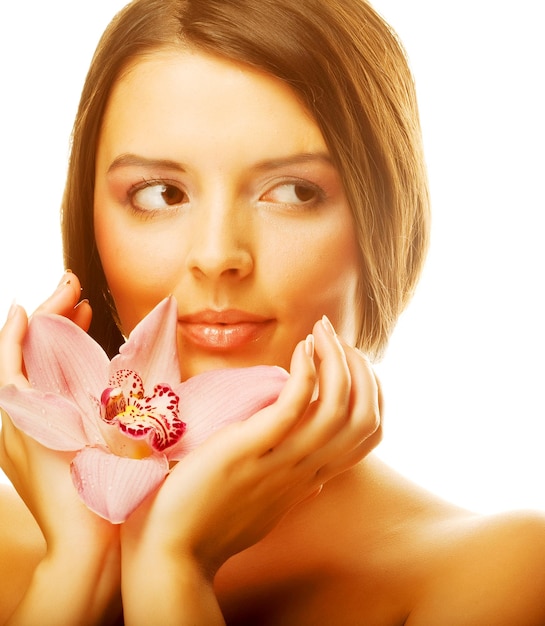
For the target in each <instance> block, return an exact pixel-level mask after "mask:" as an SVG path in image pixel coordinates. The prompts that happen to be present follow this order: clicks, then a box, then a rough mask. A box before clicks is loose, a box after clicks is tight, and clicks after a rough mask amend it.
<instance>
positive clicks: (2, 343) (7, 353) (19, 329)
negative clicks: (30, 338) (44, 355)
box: [0, 304, 28, 387]
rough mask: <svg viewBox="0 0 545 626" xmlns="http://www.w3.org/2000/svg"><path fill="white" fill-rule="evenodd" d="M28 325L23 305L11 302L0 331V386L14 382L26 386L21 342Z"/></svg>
mask: <svg viewBox="0 0 545 626" xmlns="http://www.w3.org/2000/svg"><path fill="white" fill-rule="evenodd" d="M27 326H28V318H27V315H26V312H25V310H24V309H23V307H21V306H19V305H16V304H13V305H12V306H11V308H10V310H9V313H8V318H7V320H6V323H5V324H4V327H3V328H2V330H1V331H0V386H2V385H8V384H14V385H18V386H22V387H27V386H28V381H27V380H26V378H25V377H24V375H23V372H22V368H23V348H22V343H23V339H24V336H25V333H26V329H27Z"/></svg>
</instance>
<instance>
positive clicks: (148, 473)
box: [71, 448, 168, 524]
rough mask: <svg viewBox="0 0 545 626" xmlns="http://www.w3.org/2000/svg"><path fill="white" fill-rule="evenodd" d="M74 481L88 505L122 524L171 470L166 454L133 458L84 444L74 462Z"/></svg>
mask: <svg viewBox="0 0 545 626" xmlns="http://www.w3.org/2000/svg"><path fill="white" fill-rule="evenodd" d="M71 473H72V481H73V482H74V485H75V487H76V489H77V491H78V493H79V495H80V498H81V499H82V500H83V502H84V503H85V504H86V505H87V507H88V508H89V509H91V510H92V511H94V512H95V513H96V514H97V515H100V517H103V518H104V519H107V520H109V521H110V522H112V524H121V523H122V522H124V521H125V520H126V519H127V517H129V515H130V514H131V513H132V512H133V511H134V510H135V509H136V508H137V507H138V506H139V505H140V504H141V503H142V502H143V501H144V500H145V498H146V497H147V496H148V495H149V494H150V493H152V492H153V491H155V489H157V487H159V485H160V484H161V483H162V482H163V480H164V478H165V476H166V475H167V473H168V461H167V459H166V457H165V456H158V455H157V456H150V457H147V458H145V459H131V458H127V457H121V456H116V455H114V454H111V453H110V452H108V451H107V450H104V449H102V448H85V449H83V450H82V451H81V452H80V453H79V454H77V455H76V457H75V458H74V460H73V461H72V465H71Z"/></svg>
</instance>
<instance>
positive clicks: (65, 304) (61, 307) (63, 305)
mask: <svg viewBox="0 0 545 626" xmlns="http://www.w3.org/2000/svg"><path fill="white" fill-rule="evenodd" d="M80 297H81V285H80V282H79V279H78V277H77V276H76V275H75V274H74V273H72V272H71V271H70V270H67V271H66V272H64V274H63V275H62V278H61V280H60V281H59V284H58V285H57V288H56V289H55V291H54V292H53V293H52V294H51V295H50V296H49V298H48V299H47V300H46V301H45V302H43V303H42V304H41V305H40V306H39V307H38V308H37V309H36V311H34V315H36V314H38V313H56V314H57V315H63V316H65V317H68V318H70V319H72V316H73V314H74V307H75V306H76V305H77V303H78V301H79V299H80Z"/></svg>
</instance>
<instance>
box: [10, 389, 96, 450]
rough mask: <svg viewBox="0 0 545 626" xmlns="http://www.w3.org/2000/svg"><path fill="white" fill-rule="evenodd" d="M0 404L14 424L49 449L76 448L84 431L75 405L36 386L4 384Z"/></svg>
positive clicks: (84, 438)
mask: <svg viewBox="0 0 545 626" xmlns="http://www.w3.org/2000/svg"><path fill="white" fill-rule="evenodd" d="M0 406H2V408H3V409H4V410H5V411H6V412H7V414H8V415H9V416H10V418H11V421H12V422H13V423H14V424H15V426H16V427H17V428H18V429H19V430H22V431H23V432H24V433H25V434H26V435H28V436H30V437H32V438H33V439H35V440H36V441H38V442H39V443H41V444H42V445H44V446H45V447H46V448H49V449H51V450H64V451H68V450H80V449H81V448H83V447H84V446H85V445H86V444H87V435H86V433H85V429H84V426H83V422H82V419H81V413H80V411H79V409H78V407H77V406H75V405H74V404H72V402H70V401H69V400H67V399H66V398H63V397H62V396H58V395H56V394H54V393H49V392H43V391H39V390H37V389H19V388H17V387H15V385H6V386H5V387H2V388H1V389H0Z"/></svg>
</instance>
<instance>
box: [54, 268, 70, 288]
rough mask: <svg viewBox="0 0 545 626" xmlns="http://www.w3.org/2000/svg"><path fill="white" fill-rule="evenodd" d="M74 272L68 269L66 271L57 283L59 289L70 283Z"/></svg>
mask: <svg viewBox="0 0 545 626" xmlns="http://www.w3.org/2000/svg"><path fill="white" fill-rule="evenodd" d="M71 274H72V270H66V271H65V272H64V274H63V275H62V278H61V279H60V281H59V284H58V285H57V289H60V288H61V287H64V286H65V285H69V284H70V282H71V280H72V279H71V278H70V276H71Z"/></svg>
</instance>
